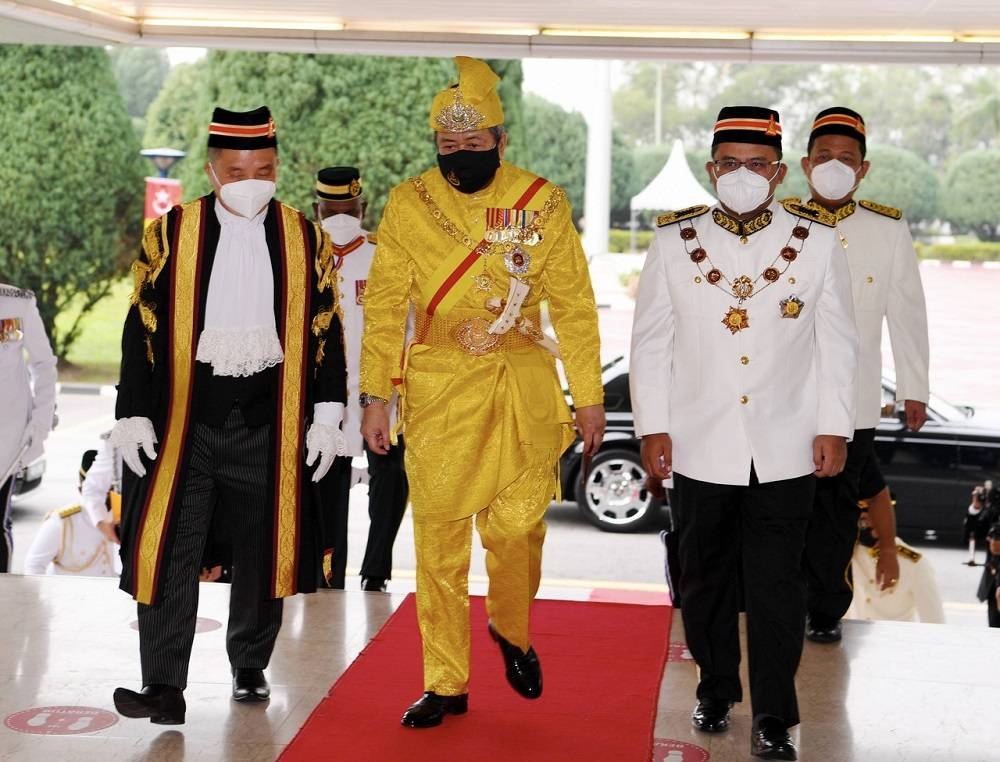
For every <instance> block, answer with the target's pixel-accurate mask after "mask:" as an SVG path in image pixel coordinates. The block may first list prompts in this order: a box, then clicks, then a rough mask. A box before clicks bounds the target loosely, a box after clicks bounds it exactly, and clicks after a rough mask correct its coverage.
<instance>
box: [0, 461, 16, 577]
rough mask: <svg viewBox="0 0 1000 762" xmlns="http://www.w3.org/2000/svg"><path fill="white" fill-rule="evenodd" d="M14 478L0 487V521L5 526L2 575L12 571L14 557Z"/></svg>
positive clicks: (0, 551) (1, 545)
mask: <svg viewBox="0 0 1000 762" xmlns="http://www.w3.org/2000/svg"><path fill="white" fill-rule="evenodd" d="M13 491H14V477H13V476H11V477H9V478H8V479H7V481H5V482H4V483H3V484H2V485H0V519H2V521H3V525H2V526H0V530H2V532H3V536H2V537H0V574H6V573H7V572H9V571H10V560H11V558H12V557H13V555H14V533H13V526H14V523H13V521H11V517H10V501H11V498H12V497H13V494H12V493H13Z"/></svg>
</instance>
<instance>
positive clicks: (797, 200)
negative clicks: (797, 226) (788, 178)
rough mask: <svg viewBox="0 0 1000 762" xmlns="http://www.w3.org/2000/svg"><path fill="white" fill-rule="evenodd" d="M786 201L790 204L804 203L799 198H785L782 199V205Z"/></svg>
mask: <svg viewBox="0 0 1000 762" xmlns="http://www.w3.org/2000/svg"><path fill="white" fill-rule="evenodd" d="M786 201H787V202H788V203H789V204H801V203H802V199H801V198H799V197H798V196H789V197H788V198H783V199H781V202H780V203H782V204H784V203H785V202H786Z"/></svg>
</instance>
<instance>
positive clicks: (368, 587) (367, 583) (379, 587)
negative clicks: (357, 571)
mask: <svg viewBox="0 0 1000 762" xmlns="http://www.w3.org/2000/svg"><path fill="white" fill-rule="evenodd" d="M388 586H389V585H388V584H387V583H386V581H385V580H384V579H382V578H381V577H362V578H361V589H362V590H364V591H365V592H366V593H384V592H385V591H386V588H388Z"/></svg>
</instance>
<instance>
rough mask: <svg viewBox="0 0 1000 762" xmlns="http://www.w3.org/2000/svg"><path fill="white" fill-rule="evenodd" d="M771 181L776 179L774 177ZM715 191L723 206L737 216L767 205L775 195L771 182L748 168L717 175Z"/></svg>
mask: <svg viewBox="0 0 1000 762" xmlns="http://www.w3.org/2000/svg"><path fill="white" fill-rule="evenodd" d="M712 171H713V172H714V171H715V170H714V169H713V170H712ZM775 172H777V170H775ZM771 179H772V180H773V179H774V176H773V175H772V176H771ZM715 190H716V192H717V193H718V194H719V201H721V202H722V204H723V206H725V207H726V208H727V209H729V210H730V211H733V212H735V213H736V214H746V213H747V212H752V211H753V210H754V209H757V208H758V207H761V206H763V205H764V204H766V203H767V201H768V199H770V198H771V196H773V195H774V194H773V193H771V183H770V181H769V180H768V179H767V178H766V177H761V176H760V175H758V174H757V173H756V172H751V171H750V170H749V169H747V168H746V167H740V168H739V169H737V170H736V171H735V172H728V173H726V174H724V175H722V176H721V177H720V176H719V175H716V177H715Z"/></svg>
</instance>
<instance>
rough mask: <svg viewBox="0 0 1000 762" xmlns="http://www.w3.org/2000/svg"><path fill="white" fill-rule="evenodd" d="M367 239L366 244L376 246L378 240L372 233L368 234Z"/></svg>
mask: <svg viewBox="0 0 1000 762" xmlns="http://www.w3.org/2000/svg"><path fill="white" fill-rule="evenodd" d="M367 238H368V243H374V244H376V245H377V244H378V238H377V236H376V235H375V234H374V233H369V234H368V235H367Z"/></svg>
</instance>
